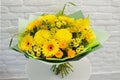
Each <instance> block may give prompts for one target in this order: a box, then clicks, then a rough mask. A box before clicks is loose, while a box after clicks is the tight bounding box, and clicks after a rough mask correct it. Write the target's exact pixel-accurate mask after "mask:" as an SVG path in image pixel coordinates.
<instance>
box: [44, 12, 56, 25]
mask: <svg viewBox="0 0 120 80" xmlns="http://www.w3.org/2000/svg"><path fill="white" fill-rule="evenodd" d="M56 19H57V18H56V16H55V15H53V14H47V15H44V16H42V20H43V21H44V22H46V23H50V24H54V23H55V21H56Z"/></svg>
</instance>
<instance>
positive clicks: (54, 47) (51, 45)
mask: <svg viewBox="0 0 120 80" xmlns="http://www.w3.org/2000/svg"><path fill="white" fill-rule="evenodd" d="M58 50H59V45H58V44H57V42H56V41H55V40H54V39H51V40H50V41H46V42H45V43H44V44H43V48H42V53H43V55H44V56H45V57H52V56H54V55H55V54H56V53H57V52H58Z"/></svg>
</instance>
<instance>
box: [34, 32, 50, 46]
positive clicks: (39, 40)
mask: <svg viewBox="0 0 120 80" xmlns="http://www.w3.org/2000/svg"><path fill="white" fill-rule="evenodd" d="M49 38H50V31H48V30H39V31H38V32H36V33H35V36H34V40H35V43H36V44H38V45H41V44H43V43H44V41H45V40H47V39H49Z"/></svg>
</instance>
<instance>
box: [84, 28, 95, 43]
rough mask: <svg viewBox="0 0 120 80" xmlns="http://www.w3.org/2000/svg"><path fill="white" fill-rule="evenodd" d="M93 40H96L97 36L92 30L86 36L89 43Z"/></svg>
mask: <svg viewBox="0 0 120 80" xmlns="http://www.w3.org/2000/svg"><path fill="white" fill-rule="evenodd" d="M93 39H95V34H94V33H93V31H92V30H89V31H88V32H87V34H86V40H87V42H88V43H90V42H91V41H92V40H93Z"/></svg>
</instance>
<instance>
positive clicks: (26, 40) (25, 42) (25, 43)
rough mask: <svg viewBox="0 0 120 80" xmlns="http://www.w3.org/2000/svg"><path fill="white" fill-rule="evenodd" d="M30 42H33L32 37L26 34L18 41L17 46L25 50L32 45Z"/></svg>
mask: <svg viewBox="0 0 120 80" xmlns="http://www.w3.org/2000/svg"><path fill="white" fill-rule="evenodd" d="M32 43H33V37H32V36H30V35H26V36H24V37H23V38H22V40H21V41H20V43H19V45H18V47H19V48H20V49H21V50H23V51H27V50H29V48H30V47H31V46H32Z"/></svg>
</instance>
